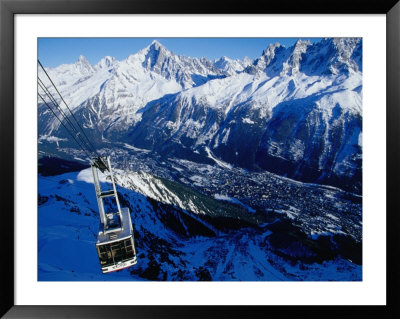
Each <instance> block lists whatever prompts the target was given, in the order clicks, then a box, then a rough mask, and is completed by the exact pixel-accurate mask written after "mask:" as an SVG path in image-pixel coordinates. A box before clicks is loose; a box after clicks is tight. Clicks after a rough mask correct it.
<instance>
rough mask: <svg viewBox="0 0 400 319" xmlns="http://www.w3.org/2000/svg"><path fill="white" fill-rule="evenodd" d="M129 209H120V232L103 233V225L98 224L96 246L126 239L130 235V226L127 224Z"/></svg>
mask: <svg viewBox="0 0 400 319" xmlns="http://www.w3.org/2000/svg"><path fill="white" fill-rule="evenodd" d="M129 220H130V216H129V208H128V207H124V208H121V226H122V227H121V228H122V229H121V230H119V231H116V232H107V233H104V224H103V223H100V229H99V233H98V235H97V243H96V245H101V244H106V243H110V242H115V241H119V240H121V239H125V238H128V237H130V236H131V235H132V225H130V223H129Z"/></svg>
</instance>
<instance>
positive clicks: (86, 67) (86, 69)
mask: <svg viewBox="0 0 400 319" xmlns="http://www.w3.org/2000/svg"><path fill="white" fill-rule="evenodd" d="M75 67H76V68H77V69H78V70H79V71H80V72H81V73H83V74H91V73H93V72H95V69H94V68H93V66H92V65H91V64H90V62H89V61H88V60H87V59H86V58H85V57H84V56H83V55H80V56H79V58H78V61H77V62H75Z"/></svg>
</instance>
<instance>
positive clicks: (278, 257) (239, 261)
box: [38, 160, 362, 281]
mask: <svg viewBox="0 0 400 319" xmlns="http://www.w3.org/2000/svg"><path fill="white" fill-rule="evenodd" d="M51 163H52V162H51V160H47V161H46V165H44V166H43V167H42V170H41V175H39V188H38V190H39V192H38V206H39V209H38V279H39V280H40V281H47V280H50V281H57V280H62V281H64V280H78V281H82V280H85V281H86V280H112V281H116V280H125V281H127V280H173V281H182V280H184V281H198V280H217V281H221V280H223V281H243V280H247V281H249V280H250V281H255V280H256V281H258V280H267V281H277V280H278V281H288V280H289V281H297V280H313V281H319V280H323V281H327V280H347V281H348V280H356V281H359V280H361V277H362V276H361V269H362V266H361V258H360V254H361V246H360V243H359V240H360V239H359V238H353V237H352V236H349V234H348V232H349V229H350V228H349V227H353V226H355V225H358V224H359V223H360V219H361V216H360V215H359V214H355V215H353V217H351V215H352V214H351V213H347V214H346V215H345V216H343V218H337V217H336V216H335V215H331V213H328V211H329V210H326V211H324V212H323V213H324V214H327V216H326V218H324V219H325V221H324V219H323V218H322V215H318V216H319V218H315V216H314V218H313V220H314V221H315V223H314V225H312V224H311V223H310V224H309V226H310V227H311V228H310V229H309V230H307V229H306V228H303V227H300V226H301V225H296V224H295V223H293V224H292V222H291V220H292V219H296V218H295V217H294V216H296V215H299V210H298V209H297V208H295V207H291V208H290V211H289V210H288V211H286V210H276V211H272V210H270V211H268V212H265V211H258V210H257V211H256V210H252V209H249V208H248V207H245V206H244V205H241V204H237V203H238V201H237V200H236V201H233V200H229V198H228V197H226V196H219V199H214V198H211V197H207V196H205V195H204V194H202V193H200V192H198V191H195V190H194V189H190V188H189V187H185V186H183V185H182V184H178V183H174V182H171V181H167V180H163V179H160V178H157V177H155V176H151V175H149V174H144V173H137V172H129V171H117V175H116V177H117V181H118V183H119V186H118V194H119V199H120V202H121V205H122V206H123V207H128V208H129V209H130V212H131V217H132V222H133V226H134V234H135V245H136V251H137V258H138V263H137V265H135V266H133V267H131V268H129V269H125V270H122V271H120V272H116V273H110V274H102V273H101V270H100V266H99V261H98V257H97V254H96V248H95V243H96V234H97V231H98V224H99V216H98V208H97V202H96V196H95V191H94V186H93V179H92V175H91V171H90V168H88V169H84V170H80V171H75V172H68V166H69V165H71V163H68V162H63V167H65V168H67V172H65V171H64V173H63V174H59V175H53V174H54V173H55V171H53V169H60V165H59V164H60V163H59V162H57V163H55V164H56V165H54V163H53V166H54V167H52V164H51ZM43 164H44V162H43ZM73 165H74V166H75V165H76V164H73ZM199 168H201V166H199ZM74 169H77V167H75V168H74ZM78 169H81V168H78ZM49 172H50V173H51V175H49ZM276 178H278V180H279V179H280V178H279V177H276ZM100 179H101V181H102V183H103V186H104V184H105V183H107V179H106V177H105V176H103V175H100ZM291 184H292V185H293V186H295V185H296V184H295V183H293V182H291ZM299 184H300V183H299ZM295 187H297V188H298V189H300V188H301V187H302V186H301V185H298V186H295ZM106 188H107V187H106ZM275 188H276V187H274V189H275ZM320 192H322V194H321V195H322V197H321V198H323V197H326V199H328V200H329V201H331V202H332V203H334V204H335V205H336V204H338V203H339V204H340V203H344V202H345V201H346V199H345V198H344V197H343V195H346V194H345V193H344V192H342V191H340V190H335V189H332V188H331V189H321V188H319V187H318V186H311V185H308V191H307V194H315V195H317V194H318V193H320ZM288 194H289V193H288ZM325 195H326V196H325ZM317 197H318V205H321V204H320V201H319V198H320V196H317ZM310 203H312V201H309V204H310ZM210 208H212V209H210ZM285 211H286V213H287V214H286V213H285ZM313 213H315V210H313ZM333 214H337V212H335V210H334V212H333ZM350 217H351V218H350ZM302 218H304V217H302ZM352 218H354V220H353V219H352ZM318 220H320V221H321V222H320V223H317V221H318Z"/></svg>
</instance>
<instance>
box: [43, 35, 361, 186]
mask: <svg viewBox="0 0 400 319" xmlns="http://www.w3.org/2000/svg"><path fill="white" fill-rule="evenodd" d="M47 71H48V73H49V75H50V76H51V77H52V79H53V80H54V82H55V84H56V85H57V86H58V87H59V89H60V91H61V93H62V95H63V96H64V99H65V100H66V101H68V104H69V106H70V107H71V108H72V109H74V111H75V116H76V117H77V118H78V120H79V121H80V123H82V125H83V127H84V128H85V130H86V131H87V134H88V135H89V136H90V138H91V139H92V140H93V141H95V142H96V143H97V144H98V145H100V144H101V143H104V141H110V142H113V141H114V142H116V141H122V142H125V143H127V144H129V145H132V146H135V147H140V148H144V149H148V150H152V151H155V152H157V153H161V154H167V155H168V156H175V157H181V158H187V159H191V160H195V161H198V162H206V163H207V162H209V163H212V162H213V160H212V159H211V158H210V157H214V158H219V159H221V160H223V161H225V162H227V163H228V164H230V165H236V166H240V167H244V168H247V169H251V170H259V169H262V170H267V171H271V172H276V173H278V174H281V175H284V176H287V177H291V178H295V179H297V180H301V181H307V182H318V183H324V184H330V185H336V186H339V187H342V188H344V189H348V190H351V191H354V192H358V193H360V192H361V169H362V165H361V159H362V143H361V141H362V133H361V132H362V40H361V39H359V38H333V39H332V38H330V39H324V40H322V41H320V42H317V43H314V44H312V43H310V42H308V41H301V40H299V41H297V43H296V44H295V45H293V46H292V47H289V48H286V47H284V46H282V45H280V44H279V43H276V44H272V45H270V46H269V47H268V48H266V49H265V50H264V52H263V53H262V54H261V56H260V57H259V58H258V59H255V60H254V61H252V62H251V63H249V61H248V60H247V61H238V60H231V59H229V58H227V57H222V58H221V59H219V60H216V61H209V60H207V59H205V58H202V59H198V58H188V57H184V56H179V55H175V54H174V53H172V52H170V51H169V50H168V49H166V48H165V47H164V46H162V45H161V44H160V43H159V42H156V41H155V42H153V43H151V44H150V45H149V46H148V47H146V48H145V49H143V50H141V51H139V52H138V53H136V54H133V55H131V56H129V57H128V58H127V59H126V60H123V61H116V60H115V59H112V58H110V57H105V58H104V59H103V60H101V61H100V62H99V63H98V64H97V65H95V66H91V65H90V63H89V62H88V61H87V60H86V59H85V58H83V57H80V58H79V61H78V62H76V63H74V64H72V65H61V66H59V67H57V68H54V69H48V70H47ZM39 75H40V76H41V77H42V78H43V76H42V74H41V73H40V72H39ZM39 136H40V141H41V142H42V143H46V141H47V143H53V141H57V143H58V146H59V147H63V146H66V145H70V146H72V145H73V144H72V143H69V144H68V142H67V141H66V139H68V135H67V134H66V133H65V132H64V130H63V128H62V127H60V126H59V123H57V120H55V119H54V117H53V116H52V114H51V113H50V112H49V111H48V110H47V108H46V106H44V105H41V104H39Z"/></svg>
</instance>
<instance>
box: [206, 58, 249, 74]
mask: <svg viewBox="0 0 400 319" xmlns="http://www.w3.org/2000/svg"><path fill="white" fill-rule="evenodd" d="M246 58H247V59H248V60H249V58H248V57H246ZM247 59H246V60H243V61H242V60H240V59H231V58H228V57H227V56H223V57H221V58H219V59H216V60H214V66H215V67H216V68H217V69H219V70H221V71H223V72H225V73H226V74H229V75H233V74H236V73H239V72H241V71H243V70H244V69H245V67H247V66H248V65H250V64H251V61H248V60H247Z"/></svg>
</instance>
